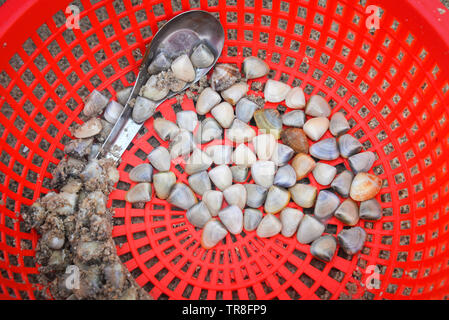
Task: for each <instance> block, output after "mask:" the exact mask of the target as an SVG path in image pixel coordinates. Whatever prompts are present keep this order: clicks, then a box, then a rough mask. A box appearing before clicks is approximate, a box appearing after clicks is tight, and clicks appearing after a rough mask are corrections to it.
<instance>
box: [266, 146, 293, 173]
mask: <svg viewBox="0 0 449 320" xmlns="http://www.w3.org/2000/svg"><path fill="white" fill-rule="evenodd" d="M294 154H295V151H294V150H293V149H292V148H290V147H289V146H287V145H285V144H282V143H276V147H275V148H274V151H273V155H272V156H271V161H273V162H274V163H275V164H276V165H277V166H278V167H282V166H284V165H286V164H287V163H288V162H289V161H290V159H291V158H292V157H293V155H294Z"/></svg>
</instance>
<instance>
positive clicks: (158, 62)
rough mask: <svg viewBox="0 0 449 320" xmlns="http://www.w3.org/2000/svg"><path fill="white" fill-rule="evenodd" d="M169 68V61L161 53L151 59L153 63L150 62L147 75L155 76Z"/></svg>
mask: <svg viewBox="0 0 449 320" xmlns="http://www.w3.org/2000/svg"><path fill="white" fill-rule="evenodd" d="M170 66H171V61H170V59H169V58H168V57H167V56H166V55H165V54H164V53H163V52H161V53H159V54H158V55H157V56H156V57H155V58H154V59H153V61H151V63H150V65H149V67H148V73H149V74H156V73H159V72H161V71H165V70H168V69H169V68H170Z"/></svg>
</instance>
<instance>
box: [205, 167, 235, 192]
mask: <svg viewBox="0 0 449 320" xmlns="http://www.w3.org/2000/svg"><path fill="white" fill-rule="evenodd" d="M209 177H210V179H211V180H212V182H213V183H214V185H215V186H216V187H217V188H218V189H220V190H221V191H223V190H225V189H226V188H228V187H230V186H231V185H232V171H231V169H229V167H228V166H227V165H225V164H222V165H219V166H217V167H215V168H213V169H211V170H209Z"/></svg>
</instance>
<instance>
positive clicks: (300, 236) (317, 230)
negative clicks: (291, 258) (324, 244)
mask: <svg viewBox="0 0 449 320" xmlns="http://www.w3.org/2000/svg"><path fill="white" fill-rule="evenodd" d="M325 228H326V227H325V226H324V224H322V223H321V222H320V221H318V220H317V219H315V218H314V217H312V216H310V215H308V214H305V215H304V217H303V218H302V219H301V222H300V223H299V227H298V232H297V233H296V239H297V240H298V242H299V243H302V244H308V243H311V242H312V241H314V240H316V239H318V238H319V237H320V236H321V235H322V234H323V232H324V229H325Z"/></svg>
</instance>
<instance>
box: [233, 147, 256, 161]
mask: <svg viewBox="0 0 449 320" xmlns="http://www.w3.org/2000/svg"><path fill="white" fill-rule="evenodd" d="M256 161H257V158H256V155H255V154H254V152H253V151H252V150H251V149H250V148H249V147H248V146H247V145H246V144H244V143H241V144H239V145H238V146H237V148H235V150H234V153H233V154H232V162H233V163H235V164H236V165H238V166H244V167H250V166H251V165H252V164H253V163H254V162H256Z"/></svg>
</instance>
